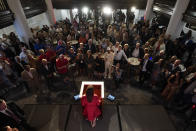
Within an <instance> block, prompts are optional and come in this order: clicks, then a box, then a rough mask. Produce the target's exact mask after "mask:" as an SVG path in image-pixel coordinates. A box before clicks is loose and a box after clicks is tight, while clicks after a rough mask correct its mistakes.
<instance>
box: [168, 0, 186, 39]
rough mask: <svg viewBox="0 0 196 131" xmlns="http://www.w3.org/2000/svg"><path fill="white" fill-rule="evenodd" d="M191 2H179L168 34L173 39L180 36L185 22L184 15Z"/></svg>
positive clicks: (170, 22) (179, 0)
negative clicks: (183, 20)
mask: <svg viewBox="0 0 196 131" xmlns="http://www.w3.org/2000/svg"><path fill="white" fill-rule="evenodd" d="M189 1H190V0H177V2H176V4H175V8H174V11H173V14H172V16H171V18H170V21H169V25H168V27H167V31H166V34H167V35H168V34H170V35H171V38H172V39H175V38H177V37H179V36H180V33H181V31H182V29H183V26H184V22H182V18H183V14H184V13H185V11H186V9H187V7H188V4H189Z"/></svg>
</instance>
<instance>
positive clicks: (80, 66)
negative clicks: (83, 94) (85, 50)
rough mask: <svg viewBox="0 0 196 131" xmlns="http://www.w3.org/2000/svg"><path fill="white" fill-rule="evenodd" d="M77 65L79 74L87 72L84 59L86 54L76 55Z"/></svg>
mask: <svg viewBox="0 0 196 131" xmlns="http://www.w3.org/2000/svg"><path fill="white" fill-rule="evenodd" d="M76 66H77V69H78V75H83V74H84V73H85V67H86V63H85V60H84V55H83V54H81V53H78V54H77V56H76Z"/></svg>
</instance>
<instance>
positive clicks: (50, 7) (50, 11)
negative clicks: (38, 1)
mask: <svg viewBox="0 0 196 131" xmlns="http://www.w3.org/2000/svg"><path fill="white" fill-rule="evenodd" d="M45 2H46V6H47V16H48V19H49V21H50V24H51V25H54V24H55V23H56V18H55V15H54V9H53V5H52V1H51V0H45Z"/></svg>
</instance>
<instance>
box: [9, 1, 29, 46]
mask: <svg viewBox="0 0 196 131" xmlns="http://www.w3.org/2000/svg"><path fill="white" fill-rule="evenodd" d="M7 3H8V5H9V8H10V9H11V11H12V12H13V13H14V17H15V21H14V27H15V29H16V32H17V34H18V36H19V38H20V40H21V41H24V42H25V43H27V44H28V43H29V38H31V37H32V33H31V31H30V28H29V26H28V22H27V19H26V16H25V13H24V10H23V8H22V5H21V3H20V0H7Z"/></svg>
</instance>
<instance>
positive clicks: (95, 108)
mask: <svg viewBox="0 0 196 131" xmlns="http://www.w3.org/2000/svg"><path fill="white" fill-rule="evenodd" d="M81 102H82V106H83V107H84V110H83V115H84V116H85V117H86V118H87V119H88V120H89V121H93V120H94V119H95V118H97V117H98V116H100V115H101V111H100V109H99V106H100V100H99V98H98V96H93V99H92V102H88V101H87V97H86V96H83V97H82V100H81Z"/></svg>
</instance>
